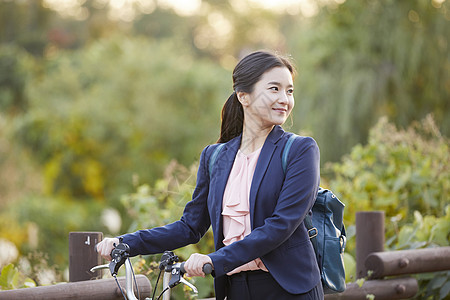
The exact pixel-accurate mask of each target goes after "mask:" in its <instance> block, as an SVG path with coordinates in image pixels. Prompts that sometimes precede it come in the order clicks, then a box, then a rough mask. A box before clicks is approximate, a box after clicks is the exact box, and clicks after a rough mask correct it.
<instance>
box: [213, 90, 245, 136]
mask: <svg viewBox="0 0 450 300" xmlns="http://www.w3.org/2000/svg"><path fill="white" fill-rule="evenodd" d="M243 126H244V109H243V108H242V104H241V103H240V102H239V100H238V98H237V95H236V92H233V93H232V94H231V96H230V97H228V100H227V101H226V102H225V104H224V105H223V108H222V125H221V128H220V138H219V140H218V141H217V142H218V143H226V142H228V141H229V140H231V139H233V138H235V137H237V136H238V135H240V134H241V133H242V128H243Z"/></svg>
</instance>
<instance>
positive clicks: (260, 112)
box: [238, 67, 294, 129]
mask: <svg viewBox="0 0 450 300" xmlns="http://www.w3.org/2000/svg"><path fill="white" fill-rule="evenodd" d="M238 96H239V99H240V101H241V103H242V106H243V108H244V116H245V117H244V122H245V125H246V126H252V127H253V126H257V127H259V128H261V129H262V128H268V127H272V126H274V125H282V124H283V123H284V122H285V121H286V119H287V117H288V116H289V114H290V113H291V111H292V108H293V107H294V84H293V79H292V74H291V72H289V70H288V69H287V68H286V67H276V68H273V69H270V70H268V71H266V72H265V73H264V74H263V76H262V77H261V79H260V80H259V81H258V82H257V83H256V84H255V86H254V89H253V92H252V93H250V94H247V93H239V92H238Z"/></svg>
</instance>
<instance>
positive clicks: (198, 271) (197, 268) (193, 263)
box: [184, 253, 214, 277]
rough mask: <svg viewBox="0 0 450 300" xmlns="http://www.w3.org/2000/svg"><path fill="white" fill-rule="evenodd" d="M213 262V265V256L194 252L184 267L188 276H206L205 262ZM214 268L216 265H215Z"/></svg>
mask: <svg viewBox="0 0 450 300" xmlns="http://www.w3.org/2000/svg"><path fill="white" fill-rule="evenodd" d="M208 263H209V264H211V266H213V263H212V260H211V258H209V256H208V255H203V254H199V253H194V254H192V255H191V256H190V257H189V259H188V260H187V261H186V262H185V263H184V269H185V270H186V276H188V277H193V276H201V277H205V273H203V266H204V265H205V264H208ZM213 269H214V266H213Z"/></svg>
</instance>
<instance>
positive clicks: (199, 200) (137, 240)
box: [121, 146, 211, 256]
mask: <svg viewBox="0 0 450 300" xmlns="http://www.w3.org/2000/svg"><path fill="white" fill-rule="evenodd" d="M208 148H209V146H208V147H206V148H205V149H204V150H203V151H202V153H201V155H200V165H199V168H198V172H197V182H196V187H195V190H194V193H193V194H192V200H191V201H189V202H188V203H187V204H186V207H185V209H184V212H183V215H182V217H181V219H180V220H179V221H176V222H174V223H171V224H168V225H165V226H161V227H155V228H152V229H144V230H138V231H136V232H134V233H129V234H125V235H122V236H121V237H122V238H123V242H124V243H126V244H128V245H129V246H130V255H131V256H136V255H139V254H142V255H147V254H156V253H161V252H164V251H166V250H173V249H177V248H180V247H184V246H186V245H189V244H195V243H197V242H198V241H199V240H200V239H201V237H202V236H203V235H204V234H205V233H206V231H207V230H208V228H209V226H210V225H211V221H210V218H209V213H208V207H207V197H208V191H209V176H208V173H207V164H206V161H207V159H206V156H207V155H206V153H207V152H208V151H207V150H208Z"/></svg>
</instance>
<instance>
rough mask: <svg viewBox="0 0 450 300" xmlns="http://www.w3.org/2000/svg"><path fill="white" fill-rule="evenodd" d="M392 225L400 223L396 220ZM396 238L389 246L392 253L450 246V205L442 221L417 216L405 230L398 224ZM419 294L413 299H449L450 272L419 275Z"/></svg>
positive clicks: (441, 218)
mask: <svg viewBox="0 0 450 300" xmlns="http://www.w3.org/2000/svg"><path fill="white" fill-rule="evenodd" d="M393 223H394V224H396V223H397V222H396V221H395V220H393ZM396 228H397V230H396V234H395V235H394V236H392V237H391V238H390V239H389V240H387V242H386V246H387V247H388V248H389V250H405V249H417V248H432V247H445V246H450V205H447V206H446V208H445V215H444V216H443V217H440V218H439V217H435V216H432V215H428V216H423V215H422V214H421V213H420V212H418V211H415V212H414V221H413V222H411V223H408V224H405V225H403V226H401V227H400V226H398V224H396ZM415 277H416V278H417V279H418V281H419V292H418V293H417V294H416V296H415V298H414V299H448V296H449V295H450V271H444V272H435V273H423V274H417V275H415Z"/></svg>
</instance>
